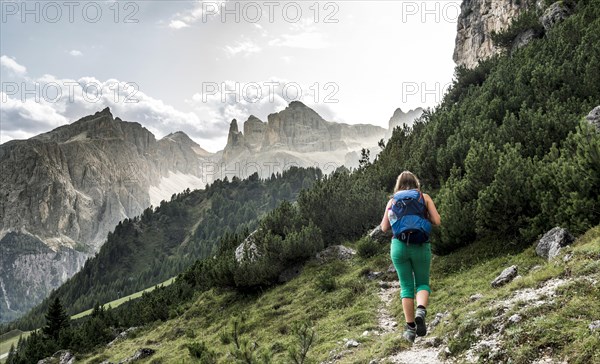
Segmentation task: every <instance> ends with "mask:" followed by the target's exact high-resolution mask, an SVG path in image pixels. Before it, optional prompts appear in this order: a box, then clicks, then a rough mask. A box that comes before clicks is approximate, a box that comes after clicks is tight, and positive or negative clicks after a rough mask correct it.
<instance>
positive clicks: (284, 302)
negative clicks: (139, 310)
mask: <svg viewBox="0 0 600 364" xmlns="http://www.w3.org/2000/svg"><path fill="white" fill-rule="evenodd" d="M349 245H350V246H352V245H353V244H349ZM386 250H387V247H386V246H382V247H381V254H379V255H377V256H375V257H373V258H370V259H361V258H358V257H357V258H355V259H353V260H352V261H349V262H331V263H328V264H325V265H319V264H317V263H316V262H314V261H313V262H310V263H308V264H307V265H306V266H305V269H304V272H303V273H302V274H301V275H300V276H299V277H297V278H295V279H294V280H292V281H290V282H289V283H287V284H284V285H281V286H277V287H274V288H272V289H270V290H267V291H265V292H264V293H263V294H262V295H255V296H243V295H240V294H235V293H233V292H219V291H209V292H205V293H202V294H200V295H198V297H197V299H196V300H195V302H193V304H190V305H188V307H184V308H182V314H181V315H180V316H179V317H178V318H176V319H173V320H170V321H167V322H164V323H156V324H154V325H151V326H150V327H148V328H145V329H143V330H142V331H140V332H138V334H137V335H135V337H132V338H130V339H127V340H125V341H122V342H120V343H118V344H116V345H114V346H113V347H111V348H106V349H100V350H99V351H98V352H96V353H94V354H93V355H90V356H88V357H86V358H85V361H84V362H88V363H89V362H92V363H93V362H96V363H97V362H101V361H102V360H104V359H109V360H111V361H113V362H116V361H119V360H121V359H123V358H125V357H128V356H130V355H132V354H133V352H135V350H137V349H138V348H140V347H150V348H154V349H156V350H157V352H156V354H155V355H154V356H153V357H152V359H149V360H148V362H150V361H154V360H156V361H155V362H164V363H170V362H192V358H191V357H190V355H189V353H188V350H187V348H186V344H189V343H193V342H199V341H204V342H205V343H206V344H207V345H208V347H210V348H211V349H212V350H214V351H216V352H217V353H218V355H219V357H220V362H221V363H226V362H231V358H227V357H226V355H227V353H228V351H229V347H230V345H225V344H223V343H222V341H221V339H220V337H221V334H222V333H223V332H224V331H226V330H227V329H228V328H229V327H230V326H229V323H230V322H231V319H232V317H234V316H237V315H240V314H242V313H243V314H244V315H245V316H246V317H247V321H246V325H247V330H246V334H244V335H245V336H246V337H248V338H250V339H251V340H253V341H256V342H257V343H258V344H259V347H263V346H264V347H267V348H270V349H271V350H272V351H273V352H275V353H276V354H275V357H274V359H275V360H274V362H288V361H289V360H288V358H287V356H286V347H287V345H288V344H289V343H290V342H291V340H292V336H291V333H290V327H291V325H292V323H294V322H295V321H299V320H305V319H309V320H311V322H312V323H313V325H314V326H315V328H316V330H317V334H318V340H317V342H316V344H315V346H314V347H313V348H312V350H311V351H310V353H309V354H310V355H309V356H310V357H311V358H313V359H316V360H318V361H322V360H326V359H327V358H328V356H329V352H330V351H331V350H333V349H340V348H341V347H342V342H341V341H342V340H343V339H344V338H353V339H356V340H358V341H359V342H360V343H361V345H360V346H359V347H358V348H357V349H355V350H354V352H353V353H352V354H349V355H346V356H345V357H344V358H342V360H341V361H340V362H341V363H362V362H368V359H372V358H384V357H387V356H389V355H391V354H392V353H394V352H396V351H399V350H406V349H408V346H407V345H406V344H405V343H404V342H402V341H401V340H400V339H399V335H398V334H395V333H393V334H388V335H383V336H374V335H369V336H366V337H363V336H362V335H361V334H362V332H363V331H365V330H374V329H377V308H378V307H379V305H380V301H379V299H378V297H377V289H378V288H377V282H376V281H370V280H367V279H366V278H364V274H363V273H364V272H365V271H366V270H367V269H371V270H374V271H385V270H386V269H387V267H388V265H389V258H388V256H387V252H386ZM563 251H564V253H563V254H568V253H571V254H573V258H572V259H571V260H569V261H568V262H566V263H564V262H563V261H562V259H559V260H556V261H553V262H550V263H547V262H545V261H544V260H543V259H541V258H539V257H537V256H536V255H535V252H534V250H533V247H532V248H528V249H526V250H525V251H523V252H520V253H514V254H513V253H510V252H500V253H496V254H494V252H489V251H488V249H487V246H486V244H485V242H484V241H481V242H479V243H478V244H475V245H474V246H471V247H468V248H466V249H464V250H461V251H459V252H456V253H454V254H451V255H449V256H445V257H435V258H434V261H433V271H432V287H433V290H434V293H433V296H432V300H431V302H430V307H429V317H430V318H432V317H434V316H435V314H436V313H438V312H444V311H449V315H448V316H447V318H448V319H447V320H444V321H443V322H442V324H440V325H439V326H438V327H437V328H436V329H435V330H434V331H433V332H432V333H430V334H429V335H430V336H440V337H447V338H450V339H449V340H448V343H447V344H448V346H449V347H450V348H451V349H452V352H453V354H454V355H458V356H460V355H461V354H464V351H465V350H466V349H468V348H469V347H470V346H471V345H472V344H473V342H474V341H475V340H474V337H473V336H471V335H466V334H464V333H466V332H472V331H474V330H475V329H476V328H480V329H483V330H486V329H487V330H489V329H490V327H492V326H491V324H490V320H491V318H492V316H494V313H493V312H492V310H491V309H490V307H492V306H493V305H494V304H495V303H497V302H500V301H501V300H503V299H506V298H508V297H509V296H511V295H512V294H514V292H515V291H516V290H519V289H523V288H526V287H533V288H535V287H539V286H540V285H541V284H543V282H545V281H547V280H548V279H550V278H553V277H562V278H573V279H574V281H573V282H571V283H569V284H567V285H565V286H562V287H561V288H559V289H558V291H557V296H556V297H555V298H554V300H548V301H547V303H546V304H543V305H541V306H538V307H536V308H528V307H527V306H523V305H516V308H513V309H512V311H515V312H516V311H517V310H521V312H520V313H521V314H522V315H523V317H524V318H523V320H522V321H521V322H520V323H519V324H517V325H513V326H510V327H508V328H507V330H506V335H507V336H506V337H508V338H509V340H508V341H504V344H503V345H505V349H508V353H509V355H510V356H511V357H512V358H513V360H514V362H516V363H521V362H522V363H526V362H530V361H531V360H532V359H533V358H535V357H537V356H538V353H539V352H543V353H545V354H549V355H551V356H553V357H566V358H569V359H570V361H573V362H593V361H596V362H598V361H600V338H599V337H598V335H597V334H596V335H590V332H589V328H588V325H589V323H590V322H591V321H593V320H597V319H598V317H600V293H599V289H598V288H597V287H595V286H593V285H592V284H591V283H589V282H588V283H586V281H582V280H577V277H584V276H585V277H590V278H593V279H600V261H599V260H598V256H599V254H600V227H596V228H594V229H591V230H590V231H588V233H587V234H585V235H584V236H583V237H581V238H580V239H578V240H577V242H576V243H575V244H574V245H573V246H572V247H569V248H566V249H563ZM486 255H488V257H486ZM489 255H495V257H489ZM473 257H482V258H479V260H475V259H473ZM561 257H562V255H561ZM512 264H516V265H518V268H519V274H520V275H521V276H522V278H520V279H517V280H515V281H513V282H512V283H510V284H508V285H506V286H504V287H502V288H498V289H493V288H491V286H490V281H491V280H492V279H493V278H494V277H495V276H496V275H497V274H499V273H500V271H501V270H502V269H504V268H505V267H507V266H509V265H512ZM538 265H539V266H541V267H540V268H538V269H535V270H533V271H532V269H531V268H533V267H535V266H538ZM323 274H325V275H332V276H335V277H336V280H337V286H338V288H337V289H336V290H334V291H333V292H329V293H326V292H323V291H322V290H320V288H319V283H318V282H319V277H320V276H321V275H323ZM389 278H393V277H389ZM475 293H481V294H482V295H483V298H482V299H480V300H478V301H475V302H471V301H470V300H469V297H470V296H471V295H473V294H475ZM393 307H394V311H395V312H394V313H395V314H396V315H397V317H398V318H400V317H401V306H400V301H399V299H398V298H397V297H396V298H395V301H394V304H393ZM511 313H513V312H509V313H508V314H511ZM472 318H478V320H477V321H476V323H475V324H474V323H473V320H472ZM456 332H461V333H463V334H462V335H460V337H459V338H458V339H455V338H453V336H454V334H455V333H456ZM515 348H516V350H515Z"/></svg>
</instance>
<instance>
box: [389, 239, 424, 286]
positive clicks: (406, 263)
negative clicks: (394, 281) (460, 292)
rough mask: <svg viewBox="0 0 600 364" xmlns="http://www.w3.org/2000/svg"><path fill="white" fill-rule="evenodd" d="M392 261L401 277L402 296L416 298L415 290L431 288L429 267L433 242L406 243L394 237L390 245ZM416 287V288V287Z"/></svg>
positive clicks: (399, 277)
mask: <svg viewBox="0 0 600 364" xmlns="http://www.w3.org/2000/svg"><path fill="white" fill-rule="evenodd" d="M390 256H391V257H392V263H394V267H395V268H396V273H398V279H400V288H401V294H400V297H401V298H415V292H419V291H423V290H425V291H427V292H429V293H431V289H430V288H429V269H430V267H431V244H430V243H424V244H406V243H403V242H401V241H400V240H398V239H396V238H394V239H392V245H391V247H390ZM415 288H416V289H415Z"/></svg>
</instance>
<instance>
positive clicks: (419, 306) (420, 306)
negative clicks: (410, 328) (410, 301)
mask: <svg viewBox="0 0 600 364" xmlns="http://www.w3.org/2000/svg"><path fill="white" fill-rule="evenodd" d="M417 308H422V309H424V310H425V309H426V308H425V306H423V305H418V306H417Z"/></svg>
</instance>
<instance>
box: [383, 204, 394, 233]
mask: <svg viewBox="0 0 600 364" xmlns="http://www.w3.org/2000/svg"><path fill="white" fill-rule="evenodd" d="M390 206H392V200H389V201H388V203H387V205H386V206H385V211H384V212H383V218H382V219H381V224H380V226H381V230H382V231H384V232H385V231H388V230H389V229H390V228H391V226H390V219H388V215H387V211H388V209H389V208H390Z"/></svg>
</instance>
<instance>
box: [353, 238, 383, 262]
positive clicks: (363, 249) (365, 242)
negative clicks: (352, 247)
mask: <svg viewBox="0 0 600 364" xmlns="http://www.w3.org/2000/svg"><path fill="white" fill-rule="evenodd" d="M379 249H380V246H379V243H378V242H377V241H375V240H373V239H371V238H370V237H368V236H366V237H363V238H362V239H360V240H359V241H358V243H357V245H356V250H357V252H358V255H359V256H360V257H362V258H370V257H372V256H374V255H375V254H377V253H378V252H379Z"/></svg>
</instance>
